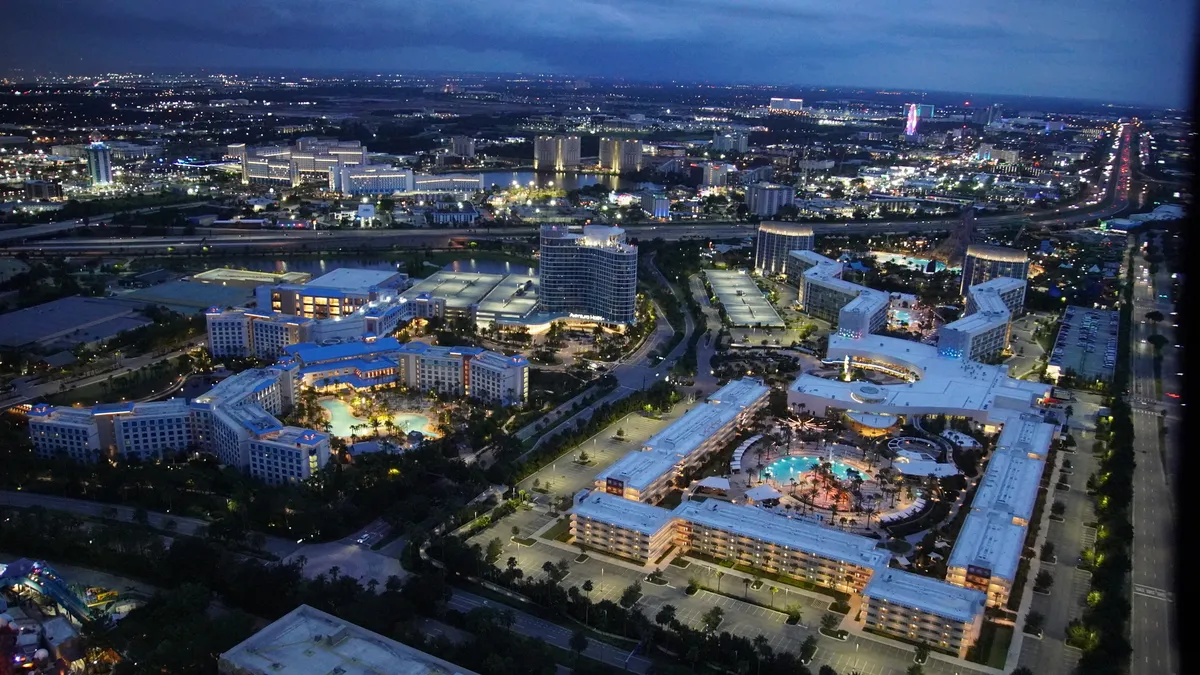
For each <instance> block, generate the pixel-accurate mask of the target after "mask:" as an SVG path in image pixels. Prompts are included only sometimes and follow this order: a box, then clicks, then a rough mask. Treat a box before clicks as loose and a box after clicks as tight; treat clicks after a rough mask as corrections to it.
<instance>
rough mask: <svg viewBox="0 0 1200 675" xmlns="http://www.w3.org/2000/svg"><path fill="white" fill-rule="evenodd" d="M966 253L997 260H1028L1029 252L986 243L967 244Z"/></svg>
mask: <svg viewBox="0 0 1200 675" xmlns="http://www.w3.org/2000/svg"><path fill="white" fill-rule="evenodd" d="M967 255H968V256H971V257H974V258H983V259H984V260H995V261H998V262H1029V254H1028V253H1026V252H1025V251H1022V250H1020V249H1016V248H1007V247H1004V246H988V245H986V244H971V245H969V246H967Z"/></svg>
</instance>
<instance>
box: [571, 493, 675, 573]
mask: <svg viewBox="0 0 1200 675" xmlns="http://www.w3.org/2000/svg"><path fill="white" fill-rule="evenodd" d="M672 521H673V517H672V514H671V512H670V511H668V510H667V509H662V508H659V507H657V506H650V505H649V504H643V503H641V502H635V501H632V500H629V499H622V498H621V497H618V496H615V495H610V494H606V493H604V492H600V491H593V492H588V491H586V490H585V491H583V492H582V493H581V494H580V496H578V497H577V498H576V501H575V507H574V508H573V509H571V534H572V535H573V536H574V537H575V543H576V544H577V545H579V546H583V547H586V548H589V549H594V550H597V551H602V552H604V553H608V554H610V555H615V556H617V557H619V558H627V559H630V560H636V561H638V562H640V563H646V562H657V561H658V560H659V559H660V558H661V557H662V556H663V555H664V554H665V553H666V552H667V551H669V550H670V548H671V545H672V544H673V543H674V542H675V529H674V527H673V522H672Z"/></svg>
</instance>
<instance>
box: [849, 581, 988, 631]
mask: <svg viewBox="0 0 1200 675" xmlns="http://www.w3.org/2000/svg"><path fill="white" fill-rule="evenodd" d="M863 595H865V596H867V597H869V598H870V599H871V601H872V604H873V603H874V601H876V600H885V601H887V602H889V603H895V604H898V605H904V606H905V607H912V608H915V609H919V610H922V611H925V612H929V613H931V614H936V615H938V616H940V617H942V618H946V619H952V620H954V621H961V622H963V623H970V622H972V621H974V620H975V617H977V616H979V615H980V614H981V613H982V612H983V607H984V604H985V603H986V602H987V594H986V593H984V592H983V591H977V590H975V589H972V588H963V587H961V586H955V585H953V584H949V583H946V582H945V581H942V580H941V579H934V578H931V577H924V576H921V575H919V574H913V573H911V572H905V571H903V570H897V569H892V568H887V569H883V570H880V571H879V572H876V573H875V574H874V575H872V576H871V581H870V583H868V584H867V587H866V588H864V589H863Z"/></svg>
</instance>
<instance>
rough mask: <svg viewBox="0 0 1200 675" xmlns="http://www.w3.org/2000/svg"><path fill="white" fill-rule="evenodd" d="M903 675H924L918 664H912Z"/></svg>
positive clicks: (923, 670)
mask: <svg viewBox="0 0 1200 675" xmlns="http://www.w3.org/2000/svg"><path fill="white" fill-rule="evenodd" d="M904 675H925V669H924V668H922V667H921V665H920V664H917V663H914V664H912V665H911V666H909V667H908V670H906V671H904Z"/></svg>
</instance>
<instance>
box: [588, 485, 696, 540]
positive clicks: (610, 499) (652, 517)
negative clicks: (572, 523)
mask: <svg viewBox="0 0 1200 675" xmlns="http://www.w3.org/2000/svg"><path fill="white" fill-rule="evenodd" d="M572 511H573V512H574V513H575V514H576V515H578V516H581V517H583V518H590V519H592V520H598V521H600V522H603V523H608V524H610V525H615V526H617V527H620V528H623V529H627V530H633V531H635V532H641V533H642V534H647V535H655V534H657V533H659V532H661V531H662V529H663V528H664V527H667V526H668V525H670V523H671V520H672V519H673V516H672V514H671V512H670V511H669V510H667V509H663V508H659V507H657V506H651V505H649V504H646V503H643V502H635V501H633V500H632V499H625V498H624V497H618V496H616V495H610V494H608V493H606V492H599V491H595V492H591V493H589V494H588V496H587V497H584V498H583V500H582V501H580V502H579V503H578V504H576V505H575V508H574V509H572Z"/></svg>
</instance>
